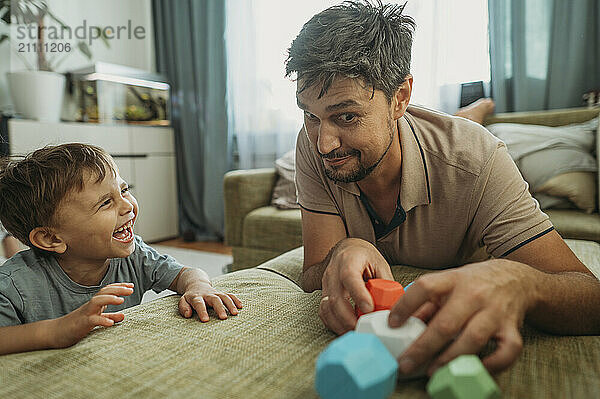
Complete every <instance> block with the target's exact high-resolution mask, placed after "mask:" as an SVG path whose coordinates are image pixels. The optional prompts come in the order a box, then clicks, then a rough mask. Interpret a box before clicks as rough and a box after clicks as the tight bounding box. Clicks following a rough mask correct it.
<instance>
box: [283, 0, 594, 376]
mask: <svg viewBox="0 0 600 399" xmlns="http://www.w3.org/2000/svg"><path fill="white" fill-rule="evenodd" d="M403 8H404V7H403V6H398V5H382V4H381V3H378V4H375V5H372V4H370V3H368V2H346V3H343V4H342V5H338V6H334V7H331V8H329V9H327V10H325V11H323V12H321V13H319V14H317V15H315V16H314V17H313V18H312V19H310V20H309V21H308V22H307V23H306V24H305V25H304V27H303V28H302V30H301V31H300V33H299V35H298V37H297V38H296V39H295V40H294V41H293V43H292V45H291V47H290V49H289V56H288V59H287V62H286V75H287V76H291V75H292V74H295V75H296V76H297V87H298V88H297V102H298V106H299V107H300V108H301V109H302V110H303V111H304V126H303V129H302V130H301V132H300V134H299V136H298V142H297V146H296V169H297V170H296V185H297V189H298V202H299V204H300V205H301V206H302V234H303V240H304V272H303V288H304V289H305V290H307V291H313V290H316V289H322V300H321V304H320V308H319V315H320V317H321V319H322V320H323V322H324V323H325V325H326V326H327V327H329V328H330V329H331V330H333V331H335V332H336V333H338V334H343V333H344V332H346V331H348V330H350V329H352V328H354V326H355V323H356V317H355V315H354V313H353V309H352V306H351V303H350V301H349V298H352V299H353V300H354V302H355V303H356V304H358V306H359V307H360V309H361V310H362V311H363V312H368V311H371V310H373V303H372V301H371V298H370V295H369V293H368V291H367V290H366V288H365V284H364V280H366V279H369V278H375V277H377V278H385V279H393V277H392V273H391V271H390V266H389V265H390V264H408V265H412V266H418V267H423V268H430V269H448V268H451V267H452V269H450V270H446V271H443V272H439V273H432V274H428V275H426V276H423V277H421V278H419V279H418V280H417V281H416V282H415V283H414V285H413V286H411V288H410V289H409V290H407V292H406V294H405V295H404V296H403V297H402V298H401V299H400V300H399V301H398V302H397V303H396V305H395V306H394V308H393V309H392V311H391V314H390V318H389V324H390V326H391V327H397V326H399V325H401V324H402V323H403V322H404V321H405V320H406V319H407V318H408V317H409V316H410V315H415V316H417V317H420V318H422V319H424V320H426V321H428V327H427V329H426V331H425V332H424V333H423V335H422V336H421V337H420V338H418V339H417V340H416V341H415V342H414V344H413V345H412V346H411V347H410V348H409V349H408V350H407V351H406V352H405V353H404V354H403V355H402V356H401V357H400V359H398V361H399V368H400V371H401V372H402V373H411V372H412V371H414V370H416V369H417V368H419V367H422V366H423V365H426V364H429V366H428V369H427V371H428V373H429V374H431V373H433V372H434V371H435V370H436V369H437V368H439V367H440V366H442V365H443V364H445V363H447V362H448V361H450V360H451V359H453V358H455V357H456V356H458V355H461V354H465V353H478V352H479V351H480V350H481V349H482V348H483V347H484V346H485V345H486V343H487V342H488V341H489V340H490V339H493V340H495V341H496V343H497V347H496V350H495V351H494V352H493V353H492V354H490V355H489V356H487V357H486V358H485V359H483V363H484V364H485V366H486V367H487V368H488V369H489V370H490V371H492V372H496V371H500V370H502V369H505V368H506V367H508V366H509V365H510V364H512V363H513V362H514V361H515V359H516V358H517V356H518V355H519V353H520V351H521V348H522V338H521V335H520V333H519V329H520V327H521V325H522V323H523V321H524V320H525V319H526V320H527V321H528V322H529V323H531V324H532V325H534V326H537V327H539V328H541V329H543V330H545V331H548V332H551V333H559V334H596V333H598V332H599V331H600V312H598V309H600V283H599V282H598V281H597V280H596V279H595V278H594V277H593V275H592V274H591V272H590V271H589V270H588V269H587V268H586V267H585V266H584V265H583V264H582V263H581V262H580V261H579V260H578V259H577V257H576V256H575V255H574V254H573V253H572V252H571V250H570V249H569V248H568V247H567V245H566V244H565V243H564V241H563V240H562V239H561V237H560V236H559V235H558V233H557V232H556V231H555V230H554V228H553V227H552V224H551V223H550V221H549V220H548V217H547V216H546V215H545V214H544V213H543V212H541V210H540V208H539V205H538V204H537V202H536V201H535V200H533V199H532V197H531V195H530V194H529V192H528V186H527V184H526V183H525V182H524V181H523V179H522V177H521V175H520V173H519V171H518V170H517V168H516V166H515V164H514V163H513V162H512V160H511V159H510V157H509V155H508V153H507V151H506V147H505V146H504V144H503V143H502V142H500V141H499V140H498V139H496V138H495V137H493V136H492V135H491V134H490V133H489V132H487V130H485V129H484V128H482V127H481V126H480V125H478V124H476V123H473V122H471V121H468V120H466V119H463V118H458V117H452V116H448V115H445V114H442V113H438V112H435V111H431V110H427V109H424V108H421V107H415V106H409V100H410V95H411V89H412V85H413V78H412V76H411V75H410V73H409V67H410V51H411V44H412V33H413V31H414V28H415V24H414V21H413V20H412V19H411V18H410V17H408V16H405V15H402V10H403ZM483 249H485V251H483ZM482 252H483V253H484V254H485V252H487V256H484V257H481V256H478V255H480V254H481V253H482ZM490 255H491V256H493V257H494V259H489V257H490ZM486 259H487V260H486ZM474 260H482V261H481V262H478V263H473V261H474ZM459 265H463V266H460V267H458V266H459Z"/></svg>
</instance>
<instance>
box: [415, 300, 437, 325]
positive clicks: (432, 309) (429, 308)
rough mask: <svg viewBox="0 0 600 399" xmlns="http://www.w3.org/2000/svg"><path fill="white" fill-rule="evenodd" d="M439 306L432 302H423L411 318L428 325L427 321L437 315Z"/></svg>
mask: <svg viewBox="0 0 600 399" xmlns="http://www.w3.org/2000/svg"><path fill="white" fill-rule="evenodd" d="M438 310H439V306H437V305H436V304H434V303H433V302H425V303H424V304H423V305H422V306H421V307H420V308H419V310H417V311H416V312H415V313H413V316H415V317H417V318H419V319H421V320H423V322H424V323H429V320H431V318H432V317H433V316H434V315H435V314H436V313H437V311H438Z"/></svg>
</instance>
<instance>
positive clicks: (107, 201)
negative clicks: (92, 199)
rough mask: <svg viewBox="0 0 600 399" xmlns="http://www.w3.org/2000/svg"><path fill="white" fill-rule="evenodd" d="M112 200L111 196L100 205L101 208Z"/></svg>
mask: <svg viewBox="0 0 600 399" xmlns="http://www.w3.org/2000/svg"><path fill="white" fill-rule="evenodd" d="M110 201H112V200H111V199H110V198H109V199H107V200H106V201H104V202H103V203H102V205H100V208H102V207H105V206H108V205H110Z"/></svg>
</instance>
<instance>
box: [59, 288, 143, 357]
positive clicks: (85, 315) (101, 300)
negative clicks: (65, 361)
mask: <svg viewBox="0 0 600 399" xmlns="http://www.w3.org/2000/svg"><path fill="white" fill-rule="evenodd" d="M132 293H133V283H114V284H109V285H107V286H105V287H103V288H102V289H101V290H100V291H98V293H97V294H96V295H94V296H93V297H92V299H90V300H89V302H87V303H85V304H83V305H82V306H80V307H79V308H78V309H76V310H74V311H72V312H71V313H69V314H67V315H65V316H62V317H59V318H57V319H53V320H51V322H52V327H53V328H52V329H51V336H52V341H51V343H52V347H54V348H66V347H68V346H71V345H74V344H76V343H77V342H79V341H80V340H81V339H83V338H84V337H85V336H86V335H88V333H89V332H90V331H91V330H92V329H94V327H96V326H103V327H110V326H112V325H114V324H115V323H118V322H120V321H123V319H124V318H125V315H123V313H121V312H118V313H103V312H104V310H105V309H106V307H107V306H108V305H120V304H122V303H123V301H125V299H123V298H122V297H123V296H128V295H131V294H132Z"/></svg>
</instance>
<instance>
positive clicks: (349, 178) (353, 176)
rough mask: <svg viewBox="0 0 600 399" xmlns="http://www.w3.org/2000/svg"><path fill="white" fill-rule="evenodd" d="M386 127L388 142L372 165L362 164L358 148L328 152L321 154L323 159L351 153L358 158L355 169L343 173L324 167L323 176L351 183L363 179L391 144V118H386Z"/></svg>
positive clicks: (381, 158) (380, 159)
mask: <svg viewBox="0 0 600 399" xmlns="http://www.w3.org/2000/svg"><path fill="white" fill-rule="evenodd" d="M388 127H389V132H390V142H389V143H388V145H387V147H386V149H385V151H384V152H383V154H381V156H380V157H379V159H378V160H377V161H375V162H374V163H373V164H372V165H370V166H365V165H363V164H362V162H361V160H360V151H358V150H350V151H347V152H339V153H336V152H330V153H328V154H325V155H322V157H323V158H325V159H330V158H344V157H347V156H350V155H352V156H355V157H356V158H357V159H358V167H357V168H356V169H355V170H351V171H349V172H347V173H345V174H344V173H341V172H338V171H336V170H332V169H328V168H324V169H325V176H327V177H328V178H330V179H331V180H333V181H336V182H341V183H352V182H356V181H360V180H362V179H364V178H365V177H367V176H369V175H370V174H371V172H373V171H374V170H375V168H376V167H377V166H379V164H380V163H381V161H382V160H383V158H384V157H385V154H387V153H388V151H389V149H390V147H391V146H392V142H393V141H394V128H393V126H392V119H391V118H390V119H388Z"/></svg>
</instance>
